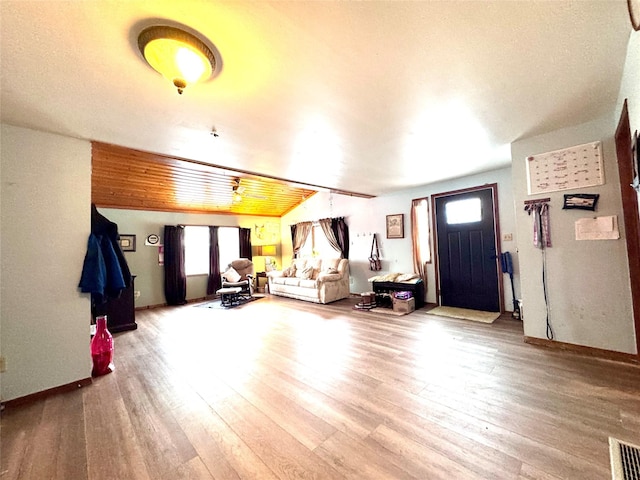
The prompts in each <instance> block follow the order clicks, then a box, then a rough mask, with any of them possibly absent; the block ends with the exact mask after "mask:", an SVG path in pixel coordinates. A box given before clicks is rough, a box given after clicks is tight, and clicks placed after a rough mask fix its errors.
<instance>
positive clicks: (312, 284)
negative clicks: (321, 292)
mask: <svg viewBox="0 0 640 480" xmlns="http://www.w3.org/2000/svg"><path fill="white" fill-rule="evenodd" d="M300 286H301V287H304V288H316V286H317V284H316V281H315V280H300Z"/></svg>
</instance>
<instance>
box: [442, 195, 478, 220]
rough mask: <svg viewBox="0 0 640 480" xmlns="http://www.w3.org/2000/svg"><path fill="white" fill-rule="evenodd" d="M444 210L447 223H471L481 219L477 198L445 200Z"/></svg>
mask: <svg viewBox="0 0 640 480" xmlns="http://www.w3.org/2000/svg"><path fill="white" fill-rule="evenodd" d="M444 210H445V216H446V219H447V224H448V225H457V224H460V223H473V222H479V221H480V220H482V204H481V203H480V199H479V198H468V199H466V200H456V201H453V202H447V203H446V204H445V207H444Z"/></svg>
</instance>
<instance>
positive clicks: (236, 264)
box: [222, 258, 254, 298]
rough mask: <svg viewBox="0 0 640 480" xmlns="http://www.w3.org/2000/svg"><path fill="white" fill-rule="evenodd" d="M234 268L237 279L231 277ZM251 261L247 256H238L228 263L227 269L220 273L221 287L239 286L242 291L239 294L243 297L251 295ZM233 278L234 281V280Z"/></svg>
mask: <svg viewBox="0 0 640 480" xmlns="http://www.w3.org/2000/svg"><path fill="white" fill-rule="evenodd" d="M231 268H233V270H235V271H236V272H237V273H238V275H240V278H239V279H236V278H233V271H232V270H231ZM253 273H254V272H253V262H252V261H251V260H249V259H248V258H239V259H237V260H234V261H233V262H231V263H230V264H229V266H228V267H227V270H226V271H225V272H223V273H222V288H233V287H240V288H242V291H241V292H240V295H241V296H243V297H245V298H246V297H251V296H252V295H253ZM234 280H235V281H234Z"/></svg>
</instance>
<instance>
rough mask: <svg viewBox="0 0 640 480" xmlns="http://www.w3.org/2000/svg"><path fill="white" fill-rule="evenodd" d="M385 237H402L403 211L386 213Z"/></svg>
mask: <svg viewBox="0 0 640 480" xmlns="http://www.w3.org/2000/svg"><path fill="white" fill-rule="evenodd" d="M387 238H404V213H398V214H396V215H387Z"/></svg>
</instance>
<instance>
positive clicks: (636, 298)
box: [615, 99, 640, 359]
mask: <svg viewBox="0 0 640 480" xmlns="http://www.w3.org/2000/svg"><path fill="white" fill-rule="evenodd" d="M615 143H616V156H617V158H618V175H619V176H620V195H621V197H622V213H623V218H624V229H625V237H626V238H625V240H626V242H627V259H628V261H629V282H630V284H631V307H632V310H633V322H634V325H635V331H636V356H637V357H638V358H639V359H640V216H639V214H638V196H637V193H636V192H635V190H634V189H633V188H632V187H631V186H630V184H631V183H632V182H633V167H632V163H631V162H633V161H634V159H633V152H632V146H631V125H630V123H629V110H628V107H627V100H626V99H625V101H624V104H623V105H622V112H620V119H619V120H618V127H617V128H616V134H615Z"/></svg>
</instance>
